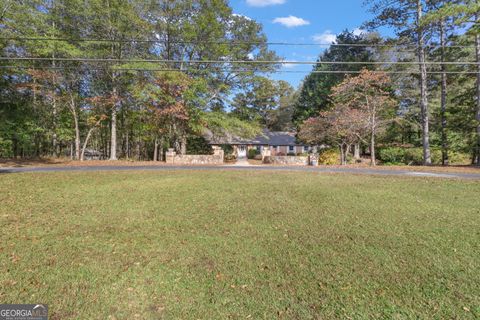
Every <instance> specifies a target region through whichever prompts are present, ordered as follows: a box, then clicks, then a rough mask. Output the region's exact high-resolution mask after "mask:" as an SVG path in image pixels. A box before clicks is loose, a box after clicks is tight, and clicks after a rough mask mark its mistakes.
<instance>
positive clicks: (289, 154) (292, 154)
mask: <svg viewBox="0 0 480 320" xmlns="http://www.w3.org/2000/svg"><path fill="white" fill-rule="evenodd" d="M287 156H289V157H294V156H296V154H295V152H289V153H287Z"/></svg>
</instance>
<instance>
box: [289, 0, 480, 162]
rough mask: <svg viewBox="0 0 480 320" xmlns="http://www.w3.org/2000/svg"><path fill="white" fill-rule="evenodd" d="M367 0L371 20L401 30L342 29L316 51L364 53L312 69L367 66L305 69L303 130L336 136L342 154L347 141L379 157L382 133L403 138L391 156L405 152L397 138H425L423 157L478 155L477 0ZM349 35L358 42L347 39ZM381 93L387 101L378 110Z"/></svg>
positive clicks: (300, 107)
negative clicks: (386, 33)
mask: <svg viewBox="0 0 480 320" xmlns="http://www.w3.org/2000/svg"><path fill="white" fill-rule="evenodd" d="M365 5H366V7H367V8H368V9H369V10H370V12H371V13H372V14H373V16H374V18H373V19H372V20H371V21H367V22H366V23H365V24H364V28H365V29H366V30H369V31H375V30H376V29H378V28H382V27H388V28H390V29H392V30H395V32H396V37H393V38H390V39H381V38H380V37H379V36H378V35H376V34H375V33H364V34H362V35H355V34H353V33H352V32H348V31H346V32H344V33H342V34H341V35H339V36H338V37H337V44H339V45H340V46H337V47H332V48H330V49H329V50H327V51H326V52H325V53H323V54H322V55H320V58H319V61H342V62H345V63H347V62H358V63H357V64H354V65H353V66H352V65H348V64H342V63H338V64H334V65H329V64H319V65H317V67H316V68H315V69H314V70H316V71H326V70H330V71H337V70H352V69H354V68H356V69H355V70H357V71H360V70H362V71H361V73H360V75H357V76H354V75H345V74H329V73H325V74H323V73H319V74H316V73H312V74H311V75H309V76H307V77H306V79H305V82H304V84H303V86H302V88H301V89H300V90H301V92H300V94H299V100H298V103H297V107H296V108H295V113H294V115H293V118H294V121H296V123H297V124H298V125H299V126H300V127H301V128H302V130H301V131H300V134H301V136H302V137H303V138H304V139H306V140H307V141H310V142H312V143H315V142H317V143H318V142H326V143H334V144H339V145H340V149H341V150H342V152H341V153H342V155H343V156H342V159H344V158H345V157H346V154H345V153H344V150H347V149H349V146H350V145H352V144H353V145H355V146H359V145H365V146H368V149H369V153H370V154H371V158H372V160H371V162H372V164H375V143H374V142H375V137H376V136H377V135H378V136H379V139H380V141H379V143H380V144H382V146H383V147H388V146H390V147H392V148H395V147H396V150H387V151H389V152H390V154H388V156H389V157H391V156H392V154H391V152H394V151H396V152H397V153H403V152H404V150H398V148H399V147H400V148H403V149H408V148H415V147H421V150H422V155H421V158H422V162H423V164H425V165H431V164H432V163H437V164H439V163H440V164H444V165H448V164H449V163H450V162H452V161H451V160H452V159H451V158H452V157H453V158H454V159H453V160H454V161H453V162H457V161H458V159H457V158H459V157H460V158H463V159H464V160H467V159H466V158H468V159H469V160H467V161H468V162H471V163H476V164H477V165H480V64H479V61H480V39H479V23H478V21H479V20H478V19H479V15H480V2H479V1H476V0H459V1H455V0H448V1H447V0H430V1H421V0H397V1H388V0H377V1H368V2H365ZM347 43H353V44H358V46H355V47H350V46H341V45H342V44H347ZM369 45H371V47H369ZM372 62H373V64H372ZM374 62H385V63H374ZM455 62H457V63H455ZM345 97H348V98H347V99H345ZM358 98H360V100H361V101H357V99H358ZM349 99H352V100H349ZM352 101H354V103H352ZM377 101H378V102H379V103H378V104H377V105H378V106H379V107H381V108H376V112H373V110H372V109H371V108H373V107H374V106H375V103H376V102H377ZM375 114H377V116H375ZM355 118H356V120H354V119H355ZM366 137H369V140H370V141H365V139H366ZM437 151H438V152H437ZM387 153H388V152H385V154H386V155H387ZM417 158H418V157H417ZM342 161H344V160H342Z"/></svg>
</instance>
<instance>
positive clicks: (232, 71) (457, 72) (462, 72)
mask: <svg viewBox="0 0 480 320" xmlns="http://www.w3.org/2000/svg"><path fill="white" fill-rule="evenodd" d="M0 69H40V70H78V68H72V67H49V66H46V67H27V66H0ZM88 69H89V70H95V71H100V70H113V71H139V72H143V71H145V72H153V71H163V72H202V71H207V69H200V70H198V69H195V70H181V69H164V68H153V69H146V68H112V69H108V68H101V67H93V68H88ZM210 70H213V71H221V72H231V73H248V72H252V71H258V72H265V73H314V74H336V73H339V74H348V73H352V74H357V73H361V71H355V70H330V71H329V70H320V71H307V70H303V71H299V70H297V71H294V70H275V71H270V70H235V69H230V70H227V69H211V68H210ZM370 72H373V73H389V74H418V73H420V72H419V71H388V70H386V71H380V70H373V71H372V70H371V71H370ZM427 73H428V74H443V73H445V74H477V72H473V71H446V72H442V71H427Z"/></svg>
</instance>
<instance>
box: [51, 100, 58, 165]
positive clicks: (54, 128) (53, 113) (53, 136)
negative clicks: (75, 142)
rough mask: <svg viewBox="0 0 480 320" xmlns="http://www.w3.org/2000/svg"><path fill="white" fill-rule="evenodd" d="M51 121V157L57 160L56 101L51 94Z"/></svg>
mask: <svg viewBox="0 0 480 320" xmlns="http://www.w3.org/2000/svg"><path fill="white" fill-rule="evenodd" d="M52 107H53V110H52V118H53V119H52V120H53V126H52V127H53V128H52V130H53V135H52V148H53V156H54V157H55V158H58V139H57V121H58V119H57V118H58V117H57V99H56V97H55V93H54V94H53V104H52Z"/></svg>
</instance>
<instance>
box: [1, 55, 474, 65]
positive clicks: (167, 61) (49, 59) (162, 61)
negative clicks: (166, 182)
mask: <svg viewBox="0 0 480 320" xmlns="http://www.w3.org/2000/svg"><path fill="white" fill-rule="evenodd" d="M0 61H66V62H123V63H142V62H144V63H166V64H167V63H177V64H273V65H291V64H294V65H295V64H296V65H322V64H325V65H336V64H345V65H418V62H416V61H412V62H409V61H287V60H281V61H276V60H167V59H111V58H52V57H0ZM425 64H428V65H479V64H480V62H475V61H445V62H440V61H427V62H425Z"/></svg>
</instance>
